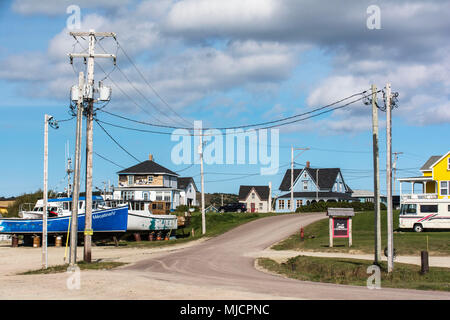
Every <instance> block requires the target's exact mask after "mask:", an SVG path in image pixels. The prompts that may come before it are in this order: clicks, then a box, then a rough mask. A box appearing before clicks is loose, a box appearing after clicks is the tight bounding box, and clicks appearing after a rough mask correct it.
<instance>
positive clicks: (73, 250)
mask: <svg viewBox="0 0 450 320" xmlns="http://www.w3.org/2000/svg"><path fill="white" fill-rule="evenodd" d="M83 103H84V73H83V72H80V73H79V75H78V101H77V127H76V131H75V136H76V138H75V161H74V170H73V172H74V174H73V184H72V185H73V192H72V217H71V219H70V222H71V226H70V227H71V228H70V255H69V265H70V266H71V267H73V266H74V265H75V264H76V263H77V240H78V210H79V205H78V202H79V201H78V200H79V196H80V169H81V136H82V131H81V130H82V126H83V121H82V120H83V109H84V107H83Z"/></svg>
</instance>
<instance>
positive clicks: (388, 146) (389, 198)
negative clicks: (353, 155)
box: [386, 83, 394, 273]
mask: <svg viewBox="0 0 450 320" xmlns="http://www.w3.org/2000/svg"><path fill="white" fill-rule="evenodd" d="M391 125H392V116H391V85H390V83H387V84H386V157H387V159H386V189H387V202H388V203H387V249H388V250H387V252H388V261H387V262H388V268H387V269H388V273H391V272H392V271H394V231H393V217H392V126H391Z"/></svg>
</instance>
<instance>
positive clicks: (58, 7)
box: [12, 0, 131, 15]
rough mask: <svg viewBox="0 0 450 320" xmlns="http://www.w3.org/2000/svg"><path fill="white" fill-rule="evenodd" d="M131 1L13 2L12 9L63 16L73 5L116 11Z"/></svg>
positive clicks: (68, 0)
mask: <svg viewBox="0 0 450 320" xmlns="http://www.w3.org/2000/svg"><path fill="white" fill-rule="evenodd" d="M130 1H131V0H95V1H93V0H76V1H74V0H39V1H36V0H14V2H13V3H12V9H13V10H14V11H15V12H17V13H20V14H23V15H34V14H46V15H65V14H66V9H67V7H68V6H70V5H72V4H75V5H78V6H80V7H81V8H104V9H117V8H121V7H123V6H125V5H127V4H129V3H130Z"/></svg>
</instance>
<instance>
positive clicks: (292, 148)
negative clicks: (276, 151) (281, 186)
mask: <svg viewBox="0 0 450 320" xmlns="http://www.w3.org/2000/svg"><path fill="white" fill-rule="evenodd" d="M295 150H302V152H300V153H299V154H298V155H297V156H296V157H298V156H299V155H301V154H302V153H303V152H305V151H306V150H309V148H295ZM296 157H295V158H296ZM295 158H294V147H291V205H290V206H289V208H288V209H294V208H295V207H294V159H295ZM292 211H295V209H294V210H292Z"/></svg>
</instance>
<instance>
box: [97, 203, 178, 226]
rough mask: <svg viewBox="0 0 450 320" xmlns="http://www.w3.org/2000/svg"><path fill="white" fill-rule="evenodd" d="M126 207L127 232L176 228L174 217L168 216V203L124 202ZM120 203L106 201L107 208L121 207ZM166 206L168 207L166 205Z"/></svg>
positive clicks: (175, 217) (176, 221) (176, 220)
mask: <svg viewBox="0 0 450 320" xmlns="http://www.w3.org/2000/svg"><path fill="white" fill-rule="evenodd" d="M125 203H126V205H127V206H128V227H127V231H133V232H139V231H150V232H151V231H163V232H164V231H169V232H170V231H172V230H175V229H177V227H178V219H177V216H176V215H173V214H170V210H169V209H168V208H170V202H167V203H165V202H163V201H161V202H157V201H135V200H129V201H126V202H125ZM123 204H124V202H121V201H118V200H116V201H114V200H113V201H106V205H107V206H108V207H115V206H118V205H123ZM167 204H168V205H167Z"/></svg>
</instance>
